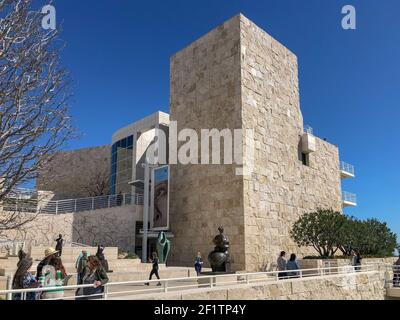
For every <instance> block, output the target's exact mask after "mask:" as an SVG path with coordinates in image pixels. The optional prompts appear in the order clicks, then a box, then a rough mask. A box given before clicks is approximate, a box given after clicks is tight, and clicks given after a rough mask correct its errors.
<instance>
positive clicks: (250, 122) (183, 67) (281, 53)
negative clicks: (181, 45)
mask: <svg viewBox="0 0 400 320" xmlns="http://www.w3.org/2000/svg"><path fill="white" fill-rule="evenodd" d="M170 73H171V74H170V86H171V98H170V99H171V101H170V109H171V110H170V111H171V112H170V113H171V115H170V117H171V121H177V126H178V131H179V130H181V129H183V128H191V129H194V130H196V131H197V132H199V131H200V129H212V128H216V129H219V130H222V129H225V128H228V129H232V130H234V129H252V130H253V132H254V140H253V141H252V142H253V143H252V144H251V145H250V144H249V143H248V141H249V140H248V139H247V138H248V137H244V139H243V152H242V153H243V162H244V163H247V162H249V161H250V160H252V162H253V163H254V169H253V170H252V173H251V174H249V175H244V176H238V175H236V174H235V169H236V168H237V166H236V165H222V164H221V165H182V164H177V165H171V200H170V215H171V217H170V219H171V230H172V232H173V233H174V235H175V238H174V239H173V244H172V255H171V263H173V264H179V265H192V264H193V261H194V257H195V255H196V253H197V251H200V252H201V253H202V255H203V259H204V260H205V261H206V258H207V255H208V253H209V252H210V251H211V250H212V248H213V245H212V243H211V240H212V238H213V236H215V234H216V233H217V228H218V226H220V225H222V226H223V227H224V228H225V233H226V234H227V235H228V236H229V238H230V243H231V253H232V257H233V260H234V262H233V265H232V266H233V269H234V270H236V271H238V270H247V271H258V270H261V269H262V268H263V267H264V266H265V265H266V264H268V263H271V262H274V261H276V257H277V255H278V253H279V252H280V251H281V250H285V251H287V252H289V253H290V252H295V253H297V254H299V256H301V255H302V254H310V253H311V252H312V250H311V249H308V248H298V247H297V246H296V245H295V243H293V241H292V240H291V239H290V235H289V232H290V229H291V227H292V225H293V223H294V222H295V221H296V220H297V219H298V218H299V217H300V215H301V214H303V213H305V212H309V211H312V210H315V209H317V208H332V209H335V210H341V208H342V202H341V181H340V172H339V151H338V148H337V147H335V146H333V145H331V144H329V143H327V142H326V141H323V140H321V139H318V138H315V140H316V141H315V144H316V151H315V152H312V153H310V154H308V155H306V157H307V161H306V163H304V159H302V149H301V141H302V136H303V118H302V114H301V110H300V102H299V85H298V67H297V58H296V56H295V55H294V54H293V53H292V52H290V51H289V50H288V49H287V48H285V47H284V46H283V45H282V44H280V43H279V42H277V41H276V40H274V39H273V38H272V37H271V36H269V35H268V34H267V33H266V32H265V31H263V30H262V29H260V28H259V27H257V26H256V25H255V24H254V23H252V22H251V21H249V20H248V19H247V18H246V17H244V16H243V15H237V16H235V17H233V18H231V19H230V20H228V21H227V22H225V23H224V24H222V25H220V26H219V27H217V28H216V29H214V30H212V31H211V32H209V33H208V34H206V35H205V36H203V37H201V38H200V39H198V40H197V41H195V42H194V43H192V44H190V45H189V46H188V47H187V48H185V49H183V50H182V51H180V52H178V53H177V54H175V55H174V56H173V57H172V58H171V71H170ZM199 136H200V134H199ZM249 148H254V153H253V155H250V153H249V152H248V150H249ZM249 157H252V159H249Z"/></svg>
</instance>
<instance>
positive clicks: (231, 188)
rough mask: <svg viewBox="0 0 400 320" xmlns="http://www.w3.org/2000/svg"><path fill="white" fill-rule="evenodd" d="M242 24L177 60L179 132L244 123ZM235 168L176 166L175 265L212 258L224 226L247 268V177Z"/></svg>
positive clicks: (230, 25) (174, 117) (173, 106)
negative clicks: (245, 200) (242, 99)
mask: <svg viewBox="0 0 400 320" xmlns="http://www.w3.org/2000/svg"><path fill="white" fill-rule="evenodd" d="M239 27H240V25H239V17H235V18H233V19H232V20H230V21H228V22H226V23H225V24H224V25H222V26H220V27H218V28H217V29H215V30H213V31H211V32H210V33H209V34H207V35H206V36H204V37H202V38H200V39H199V40H197V41H196V42H194V43H192V44H191V45H190V46H189V47H187V48H186V49H184V50H182V51H180V52H179V53H177V54H176V55H175V56H173V57H172V58H171V75H170V77H171V93H170V99H171V101H170V112H171V115H170V120H171V121H177V126H178V128H177V129H178V132H179V131H180V130H181V129H183V128H191V129H195V130H196V131H197V133H198V136H199V137H200V129H212V128H216V129H225V128H231V129H240V128H241V127H242V121H241V98H240V96H241V87H240V79H241V74H240V37H239V35H240V28H239ZM171 134H172V133H171V131H170V136H171ZM199 154H200V151H199ZM235 168H236V166H234V165H172V166H171V173H170V175H171V186H170V187H171V193H170V194H171V199H170V217H171V218H170V219H171V230H172V232H173V233H174V235H175V238H174V239H173V245H172V255H171V263H175V264H179V265H193V261H194V260H193V259H194V258H195V256H196V253H197V251H200V252H201V253H202V254H203V257H204V258H205V259H204V260H205V261H206V260H207V259H206V257H207V255H208V253H209V252H210V251H212V249H213V244H212V239H213V237H214V236H215V235H216V234H217V233H218V230H217V229H218V226H220V225H222V226H224V227H225V229H226V232H227V234H228V235H229V237H230V240H231V252H232V255H233V257H234V259H235V266H236V267H235V268H236V269H244V268H245V256H244V250H245V237H244V215H243V179H242V177H240V176H236V175H235Z"/></svg>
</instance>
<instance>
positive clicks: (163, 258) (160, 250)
mask: <svg viewBox="0 0 400 320" xmlns="http://www.w3.org/2000/svg"><path fill="white" fill-rule="evenodd" d="M170 251H171V241H169V240H168V239H167V236H166V235H165V233H164V232H163V231H161V232H160V233H159V234H158V238H157V254H158V259H159V261H160V263H166V262H167V259H168V255H169V252H170Z"/></svg>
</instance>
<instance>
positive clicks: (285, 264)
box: [277, 251, 300, 279]
mask: <svg viewBox="0 0 400 320" xmlns="http://www.w3.org/2000/svg"><path fill="white" fill-rule="evenodd" d="M285 257H286V252H285V251H282V252H281V253H280V255H279V257H278V260H277V264H278V271H279V273H278V277H279V279H286V278H297V277H299V271H296V270H299V269H300V266H299V263H298V261H297V257H296V255H295V254H294V253H292V254H291V255H290V258H289V261H286V259H285Z"/></svg>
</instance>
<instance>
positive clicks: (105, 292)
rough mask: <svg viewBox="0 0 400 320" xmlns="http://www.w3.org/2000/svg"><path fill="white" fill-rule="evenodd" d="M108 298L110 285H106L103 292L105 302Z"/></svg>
mask: <svg viewBox="0 0 400 320" xmlns="http://www.w3.org/2000/svg"><path fill="white" fill-rule="evenodd" d="M107 298H108V284H107V283H106V284H105V285H104V292H103V300H107Z"/></svg>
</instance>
